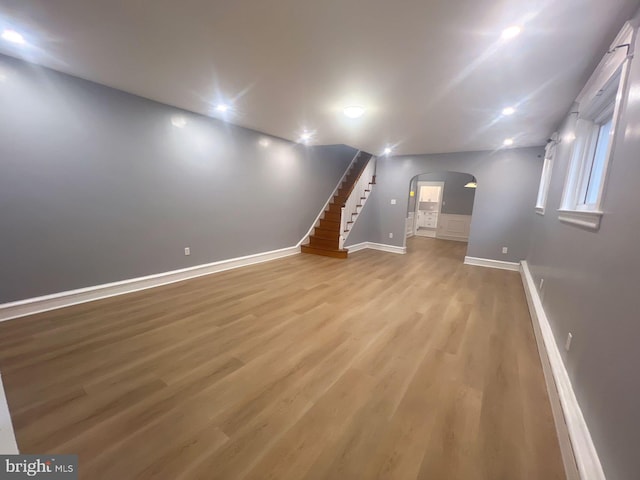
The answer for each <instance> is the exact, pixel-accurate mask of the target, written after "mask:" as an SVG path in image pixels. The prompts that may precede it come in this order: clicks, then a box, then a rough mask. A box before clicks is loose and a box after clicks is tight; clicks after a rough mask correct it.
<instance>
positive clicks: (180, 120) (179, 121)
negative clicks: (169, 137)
mask: <svg viewBox="0 0 640 480" xmlns="http://www.w3.org/2000/svg"><path fill="white" fill-rule="evenodd" d="M171 124H172V125H173V126H174V127H178V128H183V127H184V126H185V125H186V124H187V119H186V118H184V117H173V118H171Z"/></svg>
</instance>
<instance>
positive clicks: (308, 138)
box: [300, 130, 313, 143]
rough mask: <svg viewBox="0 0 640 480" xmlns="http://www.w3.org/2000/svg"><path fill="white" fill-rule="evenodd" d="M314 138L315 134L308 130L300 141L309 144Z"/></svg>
mask: <svg viewBox="0 0 640 480" xmlns="http://www.w3.org/2000/svg"><path fill="white" fill-rule="evenodd" d="M312 136H313V134H312V133H311V132H308V131H307V130H305V131H304V132H302V134H301V135H300V141H301V142H303V143H308V142H309V140H311V137H312Z"/></svg>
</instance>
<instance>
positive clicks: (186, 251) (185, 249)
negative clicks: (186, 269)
mask: <svg viewBox="0 0 640 480" xmlns="http://www.w3.org/2000/svg"><path fill="white" fill-rule="evenodd" d="M184 254H185V255H191V249H190V248H189V247H184Z"/></svg>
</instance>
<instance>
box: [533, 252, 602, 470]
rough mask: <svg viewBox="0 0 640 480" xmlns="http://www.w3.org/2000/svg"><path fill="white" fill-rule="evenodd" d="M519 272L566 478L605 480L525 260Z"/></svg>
mask: <svg viewBox="0 0 640 480" xmlns="http://www.w3.org/2000/svg"><path fill="white" fill-rule="evenodd" d="M521 275H522V284H523V285H524V291H525V294H526V296H527V303H528V305H529V311H530V313H531V319H532V322H533V330H534V333H535V337H536V342H537V344H538V352H539V353H540V360H541V361H542V368H543V371H544V376H545V381H546V383H547V390H548V391H549V399H550V401H551V410H552V412H553V417H554V421H555V424H556V431H557V433H558V440H559V442H560V451H561V453H562V461H563V463H564V467H565V471H566V474H567V480H606V479H605V475H604V471H603V470H602V465H601V464H600V459H599V457H598V452H597V451H596V448H595V446H594V444H593V441H592V439H591V434H590V433H589V428H588V427H587V423H586V422H585V420H584V416H583V415H582V410H581V409H580V405H579V404H578V399H577V398H576V395H575V393H574V391H573V386H572V385H571V380H570V379H569V374H568V373H567V369H566V368H565V366H564V362H563V361H562V357H561V355H560V350H559V349H558V345H557V343H556V341H555V338H554V336H553V331H552V330H551V325H550V324H549V320H548V318H547V315H546V313H545V311H544V308H543V306H542V300H541V299H540V295H539V294H538V290H537V289H536V287H535V282H534V280H533V276H532V275H531V271H530V270H529V265H528V264H527V262H526V261H523V262H522V269H521Z"/></svg>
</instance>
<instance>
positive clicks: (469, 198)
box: [405, 171, 478, 260]
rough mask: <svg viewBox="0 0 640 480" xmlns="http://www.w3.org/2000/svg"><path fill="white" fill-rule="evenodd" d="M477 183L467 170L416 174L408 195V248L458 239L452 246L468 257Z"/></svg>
mask: <svg viewBox="0 0 640 480" xmlns="http://www.w3.org/2000/svg"><path fill="white" fill-rule="evenodd" d="M477 186H478V184H477V180H476V178H475V177H474V176H473V175H471V174H470V173H464V172H453V171H444V172H427V173H422V174H420V175H416V176H415V177H413V178H412V179H411V181H410V183H409V190H408V195H407V216H406V233H405V236H406V237H407V242H406V245H407V249H408V250H411V249H412V248H416V247H420V248H428V247H429V246H430V245H436V244H437V242H443V241H444V242H458V243H459V245H457V246H455V247H454V245H453V244H451V245H449V246H450V247H451V249H452V250H455V251H460V252H463V255H462V257H464V254H466V244H467V243H468V242H469V236H470V233H471V219H472V216H473V205H474V202H475V195H476V189H477ZM409 239H411V240H409ZM425 242H426V243H425ZM429 242H431V243H429ZM463 244H464V248H462V245H463ZM440 247H441V248H444V247H443V244H440ZM462 260H464V258H462Z"/></svg>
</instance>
